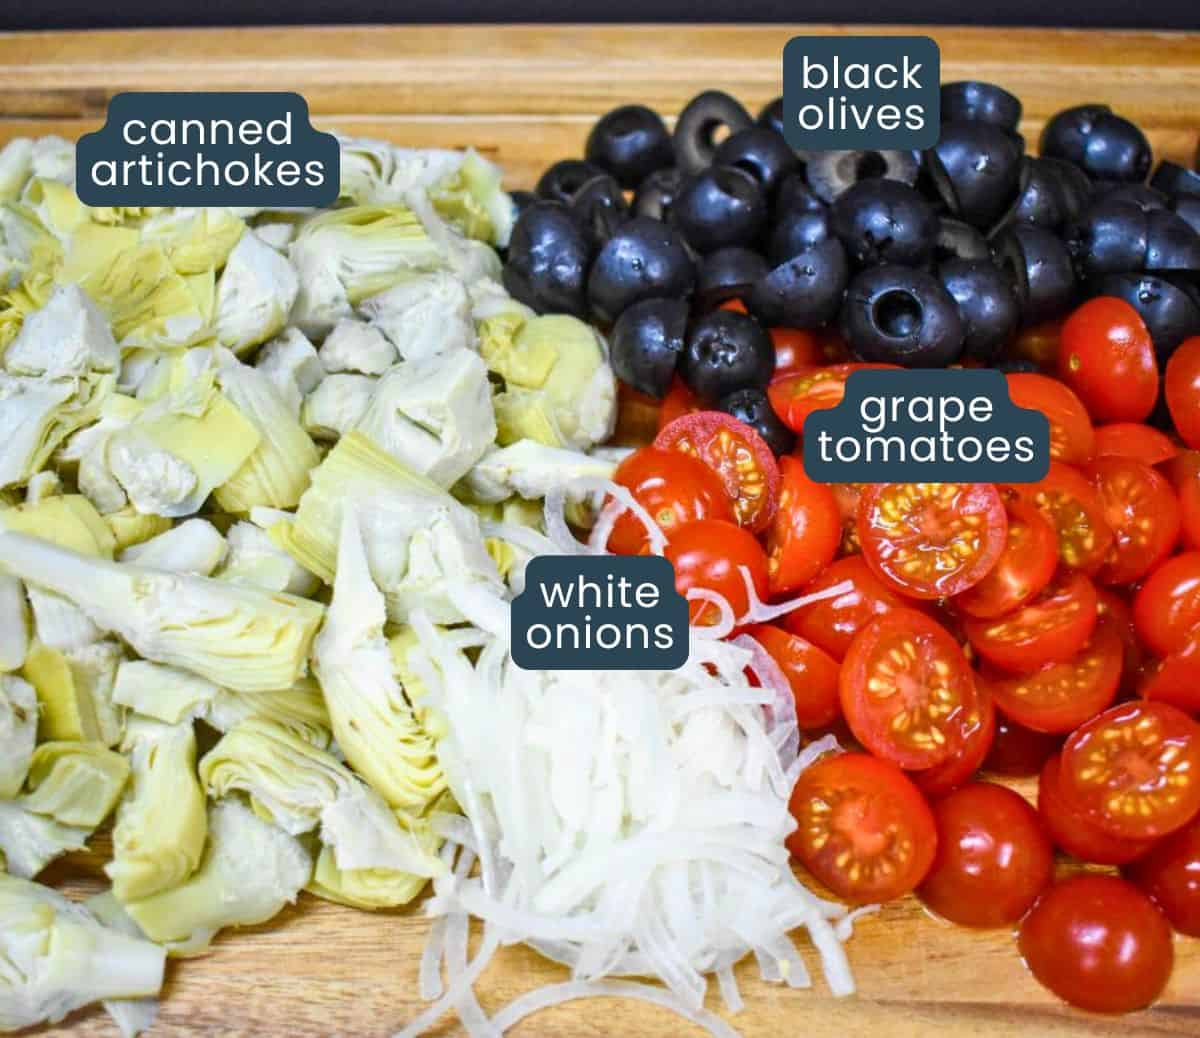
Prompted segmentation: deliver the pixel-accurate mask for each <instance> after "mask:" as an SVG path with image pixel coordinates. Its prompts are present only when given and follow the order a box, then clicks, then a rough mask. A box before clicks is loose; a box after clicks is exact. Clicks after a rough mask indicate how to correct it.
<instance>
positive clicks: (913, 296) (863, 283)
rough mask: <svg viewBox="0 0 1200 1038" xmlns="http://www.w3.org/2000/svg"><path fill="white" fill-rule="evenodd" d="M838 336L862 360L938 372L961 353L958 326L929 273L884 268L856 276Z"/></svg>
mask: <svg viewBox="0 0 1200 1038" xmlns="http://www.w3.org/2000/svg"><path fill="white" fill-rule="evenodd" d="M841 328H842V335H844V336H845V338H846V342H848V343H849V344H850V349H851V350H853V351H854V353H855V355H856V356H858V357H859V358H861V359H862V360H867V361H875V362H878V363H886V364H901V365H903V366H904V367H908V368H940V367H945V366H946V365H947V364H952V363H954V361H956V360H957V359H958V357H959V354H961V353H962V348H963V322H962V318H960V317H959V315H958V307H957V306H955V305H954V300H953V299H951V298H950V294H949V293H948V292H947V291H946V290H945V289H944V288H943V287H942V285H941V284H940V282H939V281H938V280H937V278H935V277H934V276H933V275H932V274H927V273H925V271H923V270H914V269H913V268H911V267H898V266H895V265H893V264H885V265H883V266H879V267H868V268H867V269H866V270H864V271H862V272H860V273H859V274H858V275H856V276H855V278H854V280H853V281H851V282H850V287H849V288H848V289H847V290H846V302H845V303H844V304H843V306H842V317H841Z"/></svg>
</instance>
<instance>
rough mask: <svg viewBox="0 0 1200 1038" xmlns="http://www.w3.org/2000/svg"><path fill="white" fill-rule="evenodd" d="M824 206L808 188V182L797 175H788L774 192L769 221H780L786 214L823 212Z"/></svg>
mask: <svg viewBox="0 0 1200 1038" xmlns="http://www.w3.org/2000/svg"><path fill="white" fill-rule="evenodd" d="M825 209H826V205H825V203H824V202H822V201H821V200H820V199H819V198H818V197H817V196H816V195H815V194H813V191H812V188H810V187H809V186H808V181H807V180H805V179H804V177H803V176H801V175H800V174H799V173H789V174H788V175H787V176H785V177H784V178H783V179H782V180H781V181H780V182H779V186H778V188H777V189H776V191H775V201H774V202H773V203H772V205H771V219H772V220H781V219H783V218H784V217H785V216H787V214H788V213H793V212H798V211H805V212H811V211H814V210H815V211H818V212H825Z"/></svg>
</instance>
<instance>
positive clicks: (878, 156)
mask: <svg viewBox="0 0 1200 1038" xmlns="http://www.w3.org/2000/svg"><path fill="white" fill-rule="evenodd" d="M920 169H921V164H920V163H919V162H918V161H917V155H916V154H914V153H913V152H911V151H814V152H812V153H811V154H810V155H809V156H808V165H807V167H806V168H805V176H807V178H808V186H809V187H811V188H812V190H813V194H815V195H816V196H817V197H818V198H819V199H821V201H822V202H832V201H833V200H834V199H835V198H837V197H838V196H839V195H840V194H842V193H843V192H845V191H849V190H850V188H852V187H853V186H854V185H855V184H857V183H859V182H860V181H863V180H874V179H877V178H882V179H885V180H896V181H899V182H900V183H901V184H907V185H908V186H909V187H911V186H912V185H913V184H915V183H916V182H917V174H918V172H920Z"/></svg>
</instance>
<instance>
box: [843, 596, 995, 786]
mask: <svg viewBox="0 0 1200 1038" xmlns="http://www.w3.org/2000/svg"><path fill="white" fill-rule="evenodd" d="M898 658H899V659H900V660H902V661H903V662H898ZM838 693H839V695H840V697H841V701H842V714H843V716H844V717H845V718H846V723H847V724H848V725H849V726H850V730H851V731H852V732H853V733H854V737H855V738H856V739H857V740H858V741H859V742H860V743H862V745H863V746H865V747H866V748H867V749H868V750H870V751H871V752H872V753H873V754H875V755H876V756H877V757H882V758H883V759H884V760H888V761H891V762H892V763H893V764H897V765H899V766H900V767H902V768H909V769H921V768H932V767H934V766H935V765H938V764H942V763H944V762H945V761H947V760H949V759H950V758H951V757H952V756H954V755H955V754H956V753H958V751H959V749H960V744H959V738H960V736H961V734H962V715H963V714H965V713H967V712H968V711H970V710H972V709H973V708H974V706H975V702H976V699H977V695H978V694H977V692H976V690H975V682H974V675H973V674H972V673H971V668H970V666H969V665H968V663H967V660H966V657H965V656H964V655H963V653H962V649H961V648H959V645H958V642H956V641H955V640H954V639H953V638H952V637H951V636H950V634H949V633H948V632H947V631H946V629H945V628H944V627H942V626H941V625H940V624H938V623H937V622H936V621H934V620H931V619H930V618H929V617H928V616H926V615H925V614H924V613H918V612H916V611H915V610H912V609H894V610H892V611H890V612H889V613H887V614H886V615H884V616H881V617H879V618H877V619H875V620H872V621H871V622H870V623H869V624H868V625H867V626H866V627H864V628H863V629H862V630H861V631H860V632H859V633H858V634H857V635H856V636H855V638H854V641H852V642H851V643H850V648H849V649H848V650H847V652H846V658H845V660H843V661H842V671H841V675H840V676H839V678H838Z"/></svg>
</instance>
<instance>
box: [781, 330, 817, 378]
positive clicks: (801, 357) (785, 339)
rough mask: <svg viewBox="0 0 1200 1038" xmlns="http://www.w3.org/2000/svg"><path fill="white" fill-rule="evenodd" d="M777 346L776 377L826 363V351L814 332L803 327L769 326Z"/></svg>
mask: <svg viewBox="0 0 1200 1038" xmlns="http://www.w3.org/2000/svg"><path fill="white" fill-rule="evenodd" d="M767 334H768V335H770V336H771V344H772V345H773V346H774V347H775V374H774V377H775V378H779V377H780V376H782V375H790V374H791V373H792V372H794V371H801V370H803V369H805V368H811V367H815V366H816V365H818V364H824V363H825V351H824V350H823V349H822V347H821V343H820V341H819V340H818V339H817V336H816V334H815V333H814V332H810V331H805V330H804V329H801V328H768V329H767Z"/></svg>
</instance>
